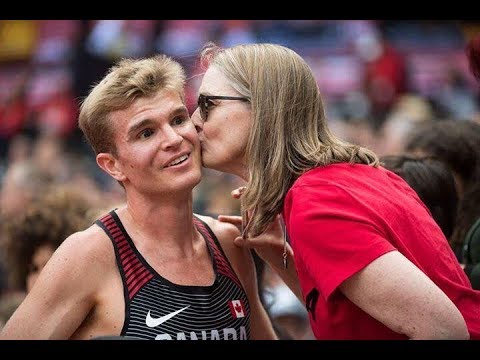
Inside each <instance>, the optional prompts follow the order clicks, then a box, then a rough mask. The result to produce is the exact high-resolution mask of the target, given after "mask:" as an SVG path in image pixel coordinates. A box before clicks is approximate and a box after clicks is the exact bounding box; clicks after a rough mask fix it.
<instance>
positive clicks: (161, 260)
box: [0, 56, 275, 340]
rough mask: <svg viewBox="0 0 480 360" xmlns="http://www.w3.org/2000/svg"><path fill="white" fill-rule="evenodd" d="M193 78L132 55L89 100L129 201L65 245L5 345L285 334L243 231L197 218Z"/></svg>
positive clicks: (88, 111) (95, 136) (93, 129)
mask: <svg viewBox="0 0 480 360" xmlns="http://www.w3.org/2000/svg"><path fill="white" fill-rule="evenodd" d="M184 82H185V75H184V72H183V70H182V68H181V66H180V65H179V64H178V63H176V62H174V61H173V60H172V59H170V58H168V57H166V56H156V57H152V58H148V59H142V60H131V59H125V60H122V61H121V62H119V63H118V64H117V65H116V66H114V67H113V68H112V69H111V70H110V71H109V73H108V74H107V75H106V77H105V78H104V79H103V80H102V81H101V82H100V83H99V84H98V85H96V86H95V87H94V88H93V90H92V91H91V92H90V94H89V95H88V97H87V98H86V99H85V100H84V102H83V104H82V106H81V111H80V116H79V125H80V128H81V129H82V131H83V132H84V134H85V136H86V138H87V139H88V141H89V143H90V144H91V146H92V147H93V149H94V151H95V153H96V154H97V155H96V160H97V164H98V165H99V166H100V167H101V168H102V169H103V170H104V171H106V172H107V173H108V174H109V175H111V176H112V177H113V178H114V179H116V180H117V181H118V182H120V183H121V185H122V186H123V187H124V189H125V193H126V205H125V206H122V207H120V208H118V209H115V210H112V211H111V212H109V213H108V214H106V215H105V216H103V217H102V218H101V219H99V220H98V221H97V222H96V224H94V225H92V226H91V227H89V228H88V229H86V230H85V231H82V232H78V233H75V234H73V235H71V236H69V237H68V238H67V239H66V240H65V241H64V242H63V243H62V245H61V246H60V247H59V248H58V250H57V251H56V252H55V254H54V255H53V256H52V258H51V259H50V261H49V262H48V264H47V265H46V266H45V268H44V270H43V271H42V273H41V274H40V276H39V277H38V279H37V281H36V283H35V285H34V287H33V289H32V290H31V292H30V293H29V294H28V296H27V298H26V299H25V301H24V302H23V303H22V304H21V305H20V307H19V308H18V310H17V311H16V312H15V313H14V315H13V316H12V318H11V319H10V321H9V322H8V323H7V324H6V326H5V328H4V330H3V332H2V333H1V334H0V338H4V339H67V338H69V339H91V338H99V337H102V336H118V335H120V336H125V337H132V338H140V339H192V340H197V339H198V340H201V339H250V338H251V339H273V338H275V333H274V331H273V329H272V326H271V324H270V322H269V320H268V317H267V315H266V312H265V310H264V309H263V307H262V306H261V303H260V300H259V296H258V293H257V290H256V280H255V269H254V264H253V260H252V258H251V255H250V253H249V252H248V251H247V250H241V249H239V248H236V247H235V246H234V244H233V241H232V240H233V239H234V238H235V237H236V236H238V234H239V232H238V230H237V228H236V227H235V226H233V225H231V224H227V223H220V222H218V221H216V220H214V219H212V218H209V217H203V216H195V215H194V214H193V213H192V189H193V188H194V187H195V185H197V184H198V183H199V181H200V176H201V161H200V146H199V140H198V135H197V132H196V130H195V127H194V125H193V123H192V122H191V121H190V118H189V115H188V111H187V109H186V107H185V103H184V93H183V86H184ZM112 245H113V247H112Z"/></svg>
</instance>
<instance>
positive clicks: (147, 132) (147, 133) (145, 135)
mask: <svg viewBox="0 0 480 360" xmlns="http://www.w3.org/2000/svg"><path fill="white" fill-rule="evenodd" d="M152 134H153V130H152V129H145V130H143V131H142V132H141V133H140V138H143V139H145V138H148V137H150V136H152Z"/></svg>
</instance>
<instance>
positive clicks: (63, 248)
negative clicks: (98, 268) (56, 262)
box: [56, 224, 113, 262]
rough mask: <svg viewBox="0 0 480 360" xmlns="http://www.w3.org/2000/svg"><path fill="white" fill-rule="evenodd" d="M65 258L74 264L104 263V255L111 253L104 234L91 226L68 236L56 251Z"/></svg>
mask: <svg viewBox="0 0 480 360" xmlns="http://www.w3.org/2000/svg"><path fill="white" fill-rule="evenodd" d="M56 252H58V253H61V254H62V255H63V256H65V258H69V259H71V260H73V261H76V262H91V261H99V260H100V261H101V262H104V261H105V259H106V256H105V255H106V254H108V253H109V252H112V253H113V248H112V245H111V242H110V240H109V238H108V236H107V234H105V232H104V231H103V230H102V229H101V228H100V227H99V226H97V225H95V224H93V225H91V226H90V227H88V228H86V229H85V230H82V231H78V232H75V233H73V234H71V235H70V236H68V237H67V238H66V239H65V240H64V241H63V242H62V244H61V245H60V246H59V248H58V249H57V251H56Z"/></svg>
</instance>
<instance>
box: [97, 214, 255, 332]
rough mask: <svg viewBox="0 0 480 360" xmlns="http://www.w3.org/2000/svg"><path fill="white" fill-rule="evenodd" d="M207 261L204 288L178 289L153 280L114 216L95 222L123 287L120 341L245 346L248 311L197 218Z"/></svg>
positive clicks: (154, 276) (209, 234) (205, 227)
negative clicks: (209, 277) (209, 278)
mask: <svg viewBox="0 0 480 360" xmlns="http://www.w3.org/2000/svg"><path fill="white" fill-rule="evenodd" d="M194 223H195V226H196V228H197V229H198V231H199V232H200V233H201V234H202V236H203V237H204V239H205V241H206V243H207V247H208V250H209V253H210V257H211V259H212V264H213V270H214V273H215V281H214V283H213V284H212V285H210V286H189V285H178V284H174V283H172V282H170V281H169V280H167V279H165V278H164V277H162V276H161V275H160V274H158V273H157V272H156V271H155V270H154V269H153V268H152V267H151V266H150V265H149V264H148V263H147V261H146V260H145V259H144V258H143V256H142V255H141V254H140V253H139V252H138V250H137V249H136V247H135V245H134V244H133V241H132V239H131V238H130V236H129V235H128V233H127V232H126V231H125V228H124V227H123V225H122V223H121V221H120V218H119V217H118V215H117V214H116V213H115V211H114V210H112V211H111V212H109V213H108V214H107V215H105V216H103V217H102V218H100V219H99V220H97V221H96V224H97V225H99V226H100V227H101V228H102V229H103V230H104V231H105V232H106V233H107V235H108V236H109V237H110V239H111V240H112V243H113V247H114V249H115V256H116V259H117V265H118V268H119V271H120V274H121V277H122V281H123V289H124V298H125V320H124V324H123V328H122V331H121V333H120V335H121V336H125V337H132V338H138V339H156V340H167V339H168V340H169V339H173V340H217V339H218V340H223V339H225V340H227V339H228V340H247V339H249V338H250V305H249V303H248V299H247V296H246V294H245V291H244V289H243V287H242V285H241V283H240V280H239V279H238V277H237V275H236V274H235V272H234V270H233V268H232V266H231V264H230V262H229V261H228V259H227V257H226V256H225V253H224V252H223V249H222V247H221V246H220V243H219V242H218V239H217V237H216V236H215V234H214V233H213V232H212V230H211V229H210V227H209V226H208V225H207V224H206V223H205V222H203V221H202V220H200V219H199V218H197V217H194Z"/></svg>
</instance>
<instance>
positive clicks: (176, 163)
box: [165, 154, 190, 168]
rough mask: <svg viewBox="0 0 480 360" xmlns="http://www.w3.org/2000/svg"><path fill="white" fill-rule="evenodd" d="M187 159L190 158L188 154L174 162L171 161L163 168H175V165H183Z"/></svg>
mask: <svg viewBox="0 0 480 360" xmlns="http://www.w3.org/2000/svg"><path fill="white" fill-rule="evenodd" d="M189 157H190V154H185V155H182V156H180V157H178V158H176V159H175V160H173V161H172V162H171V163H169V164H167V165H165V168H168V167H170V166H175V165H178V164H181V163H183V162H184V161H186V160H187V159H188V158H189Z"/></svg>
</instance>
